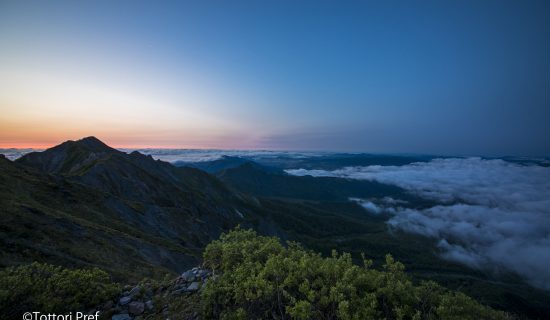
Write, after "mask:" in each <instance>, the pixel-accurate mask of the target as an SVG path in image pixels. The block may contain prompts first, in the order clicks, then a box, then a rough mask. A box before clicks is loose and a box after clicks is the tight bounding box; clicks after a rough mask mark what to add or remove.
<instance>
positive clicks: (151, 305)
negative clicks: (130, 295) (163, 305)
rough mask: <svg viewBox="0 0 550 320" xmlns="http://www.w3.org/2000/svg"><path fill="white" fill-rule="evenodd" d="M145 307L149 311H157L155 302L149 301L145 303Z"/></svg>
mask: <svg viewBox="0 0 550 320" xmlns="http://www.w3.org/2000/svg"><path fill="white" fill-rule="evenodd" d="M145 307H146V308H147V310H149V311H151V310H153V309H155V306H153V301H151V300H148V301H146V302H145Z"/></svg>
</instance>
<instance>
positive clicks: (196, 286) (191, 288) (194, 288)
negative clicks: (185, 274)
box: [187, 281, 201, 292]
mask: <svg viewBox="0 0 550 320" xmlns="http://www.w3.org/2000/svg"><path fill="white" fill-rule="evenodd" d="M200 285H201V283H200V282H196V281H195V282H193V283H191V284H190V285H189V287H187V291H191V292H192V291H197V290H199V288H200Z"/></svg>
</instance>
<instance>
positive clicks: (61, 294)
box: [0, 262, 120, 319]
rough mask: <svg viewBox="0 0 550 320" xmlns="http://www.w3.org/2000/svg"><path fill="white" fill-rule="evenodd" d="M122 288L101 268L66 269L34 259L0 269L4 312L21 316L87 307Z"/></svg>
mask: <svg viewBox="0 0 550 320" xmlns="http://www.w3.org/2000/svg"><path fill="white" fill-rule="evenodd" d="M119 292H120V288H119V286H118V285H116V284H114V283H111V280H110V277H109V275H108V274H107V273H106V272H105V271H102V270H100V269H97V268H93V269H74V270H71V269H64V268H62V267H59V266H53V265H49V264H40V263H36V262H35V263H33V264H30V265H23V266H19V267H10V268H6V269H4V270H2V271H0V310H1V311H2V312H1V313H0V314H3V317H5V318H17V319H20V317H21V314H22V313H23V312H27V311H40V312H42V313H65V312H69V311H75V310H79V311H86V310H88V309H89V308H93V307H96V306H97V305H99V304H100V303H102V302H104V301H107V300H109V299H113V298H114V297H115V296H116V295H117V294H118V293H119Z"/></svg>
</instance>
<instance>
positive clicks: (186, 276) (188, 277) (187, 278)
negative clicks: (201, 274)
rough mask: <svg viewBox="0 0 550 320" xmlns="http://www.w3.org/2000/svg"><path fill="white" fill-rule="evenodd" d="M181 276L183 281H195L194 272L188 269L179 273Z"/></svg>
mask: <svg viewBox="0 0 550 320" xmlns="http://www.w3.org/2000/svg"><path fill="white" fill-rule="evenodd" d="M181 278H182V279H183V280H184V281H188V282H191V281H195V274H194V273H193V271H191V270H188V271H185V272H184V273H183V274H182V275H181Z"/></svg>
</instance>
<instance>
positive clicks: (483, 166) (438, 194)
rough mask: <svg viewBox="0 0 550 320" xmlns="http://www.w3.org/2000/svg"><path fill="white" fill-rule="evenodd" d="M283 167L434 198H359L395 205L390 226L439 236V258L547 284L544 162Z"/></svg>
mask: <svg viewBox="0 0 550 320" xmlns="http://www.w3.org/2000/svg"><path fill="white" fill-rule="evenodd" d="M287 172H288V173H290V174H294V175H312V176H330V177H342V178H352V179H365V180H376V181H378V182H382V183H388V184H394V185H397V186H400V187H402V188H404V189H406V190H408V191H409V192H411V193H415V194H417V195H419V196H421V197H424V198H428V199H432V200H436V201H438V202H439V203H440V205H437V206H434V207H431V208H427V209H423V210H416V209H411V208H407V207H406V204H403V203H394V204H391V201H379V202H378V204H374V203H373V202H371V201H364V202H362V205H363V206H364V207H365V208H366V209H367V210H368V211H369V212H372V213H379V212H380V211H382V210H386V211H388V212H390V213H393V216H392V218H390V219H389V220H388V224H389V225H390V226H391V227H392V228H397V229H401V230H404V231H407V232H412V233H416V234H421V235H425V236H428V237H433V238H435V239H437V240H438V247H439V248H440V249H441V250H442V256H443V257H444V258H445V259H448V260H452V261H458V262H461V263H463V264H466V265H468V266H470V267H474V268H491V269H496V270H502V269H505V270H511V271H514V272H516V273H517V274H519V275H521V276H522V277H524V278H525V279H526V280H527V281H528V282H530V283H531V284H532V285H534V286H537V287H540V288H543V289H547V290H550V268H549V265H550V167H544V166H539V165H534V164H530V165H522V164H517V163H512V162H507V161H504V160H499V159H496V160H495V159H493V160H487V159H481V158H448V159H434V160H432V161H430V162H425V163H413V164H409V165H404V166H368V167H347V168H342V169H340V170H335V171H324V170H304V169H295V170H287ZM354 200H355V201H357V199H354ZM380 204H382V205H380Z"/></svg>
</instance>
